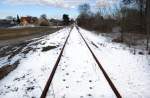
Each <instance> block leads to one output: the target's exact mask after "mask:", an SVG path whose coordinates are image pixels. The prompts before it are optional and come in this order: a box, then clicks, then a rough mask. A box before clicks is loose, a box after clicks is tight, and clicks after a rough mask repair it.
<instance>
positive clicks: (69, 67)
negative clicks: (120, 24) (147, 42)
mask: <svg viewBox="0 0 150 98" xmlns="http://www.w3.org/2000/svg"><path fill="white" fill-rule="evenodd" d="M69 30H70V28H65V29H62V30H60V31H58V32H56V33H53V34H51V35H48V36H45V37H43V38H41V39H39V40H36V41H35V42H31V43H29V44H28V45H30V46H32V47H36V51H31V52H29V53H28V54H27V55H26V57H22V56H21V54H22V53H20V54H18V55H16V56H15V57H13V58H12V62H13V60H16V59H21V60H20V64H19V65H18V67H17V68H16V69H15V70H14V71H12V72H11V73H10V74H8V75H7V76H6V77H5V78H3V79H2V80H0V98H39V97H40V95H41V92H42V90H43V88H44V86H45V83H46V81H47V79H48V77H49V75H50V73H51V70H52V68H53V66H54V64H55V61H56V59H57V57H58V55H59V53H60V49H61V48H62V46H63V44H64V41H65V39H66V37H67V35H68V32H69ZM80 31H81V33H82V34H83V35H84V36H85V38H86V40H87V42H88V43H89V44H90V47H91V48H92V50H93V51H94V53H95V54H96V56H97V57H98V58H99V61H100V62H101V64H102V66H103V67H104V69H105V70H106V72H107V73H108V75H109V76H110V78H111V80H112V81H113V83H114V84H115V86H116V87H117V89H118V90H119V92H120V94H121V95H122V96H123V98H150V93H149V91H150V86H149V84H150V56H149V55H146V54H145V55H140V54H135V55H134V54H133V53H132V52H131V50H132V49H130V48H128V47H127V46H125V45H122V44H117V43H112V42H111V40H110V39H109V38H106V37H104V36H101V35H99V36H97V35H95V34H93V33H91V32H89V31H86V30H84V29H82V28H80ZM33 43H37V44H36V45H35V44H33ZM32 44H33V45H32ZM46 46H57V48H54V49H51V50H49V51H45V52H42V48H43V47H46ZM10 62H11V61H10ZM10 62H9V63H10ZM4 64H7V57H3V58H0V65H4ZM47 98H115V95H114V93H113V91H112V90H111V88H110V86H109V85H108V83H107V81H106V80H105V78H104V76H103V74H102V72H101V71H100V69H99V68H98V66H97V64H96V62H95V61H94V59H93V57H92V55H91V54H90V51H89V50H88V48H86V45H85V43H84V41H83V40H82V38H81V36H80V35H79V33H78V32H77V29H76V28H75V27H74V28H73V30H72V32H71V36H70V38H69V40H68V43H67V46H66V47H65V50H64V53H63V57H62V59H61V61H60V63H59V66H58V69H57V71H56V74H55V75H54V78H53V81H52V85H51V86H50V89H49V92H48V95H47Z"/></svg>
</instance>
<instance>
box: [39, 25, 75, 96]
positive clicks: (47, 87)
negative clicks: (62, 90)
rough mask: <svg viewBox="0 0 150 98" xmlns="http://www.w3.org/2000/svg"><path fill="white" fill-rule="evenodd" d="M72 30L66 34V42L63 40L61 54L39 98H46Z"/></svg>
mask: <svg viewBox="0 0 150 98" xmlns="http://www.w3.org/2000/svg"><path fill="white" fill-rule="evenodd" d="M72 29H73V26H72V27H71V29H70V31H69V34H68V36H67V38H66V40H65V43H64V45H63V48H62V50H61V52H60V54H59V56H58V58H57V60H56V63H55V65H54V67H53V69H52V72H51V74H50V76H49V78H48V80H47V82H46V85H45V87H44V90H43V91H42V94H41V96H40V98H46V95H47V92H48V90H49V87H50V85H51V82H52V80H53V77H54V75H55V72H56V69H57V67H58V64H59V62H60V60H61V57H62V54H63V51H64V48H65V46H66V44H67V41H68V39H69V37H70V34H71V31H72Z"/></svg>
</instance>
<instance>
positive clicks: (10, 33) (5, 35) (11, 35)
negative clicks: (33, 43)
mask: <svg viewBox="0 0 150 98" xmlns="http://www.w3.org/2000/svg"><path fill="white" fill-rule="evenodd" d="M61 28H62V27H59V28H56V27H26V28H0V46H6V45H8V44H15V43H18V42H23V41H25V40H30V39H32V38H36V37H41V36H43V35H47V34H51V33H53V32H56V31H57V30H59V29H61Z"/></svg>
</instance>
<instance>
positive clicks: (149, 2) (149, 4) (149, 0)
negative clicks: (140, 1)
mask: <svg viewBox="0 0 150 98" xmlns="http://www.w3.org/2000/svg"><path fill="white" fill-rule="evenodd" d="M146 25H147V26H146V28H147V29H146V32H147V46H146V49H147V50H149V38H150V0H146Z"/></svg>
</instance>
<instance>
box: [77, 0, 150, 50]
mask: <svg viewBox="0 0 150 98" xmlns="http://www.w3.org/2000/svg"><path fill="white" fill-rule="evenodd" d="M120 4H121V6H120V7H116V10H113V11H112V12H111V15H107V16H106V15H104V14H103V13H102V10H103V9H100V10H99V11H98V12H96V13H93V12H91V10H90V5H89V4H83V5H80V6H79V12H80V15H79V16H78V18H77V22H78V25H79V26H81V27H84V28H86V29H90V30H98V31H100V32H111V31H112V29H113V28H114V27H116V26H119V27H120V28H121V31H120V32H121V37H120V42H123V41H124V37H123V36H124V34H125V33H132V35H133V34H135V33H141V34H147V45H146V49H147V50H148V49H149V45H148V44H149V37H150V0H121V3H120ZM103 12H105V10H104V11H103Z"/></svg>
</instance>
